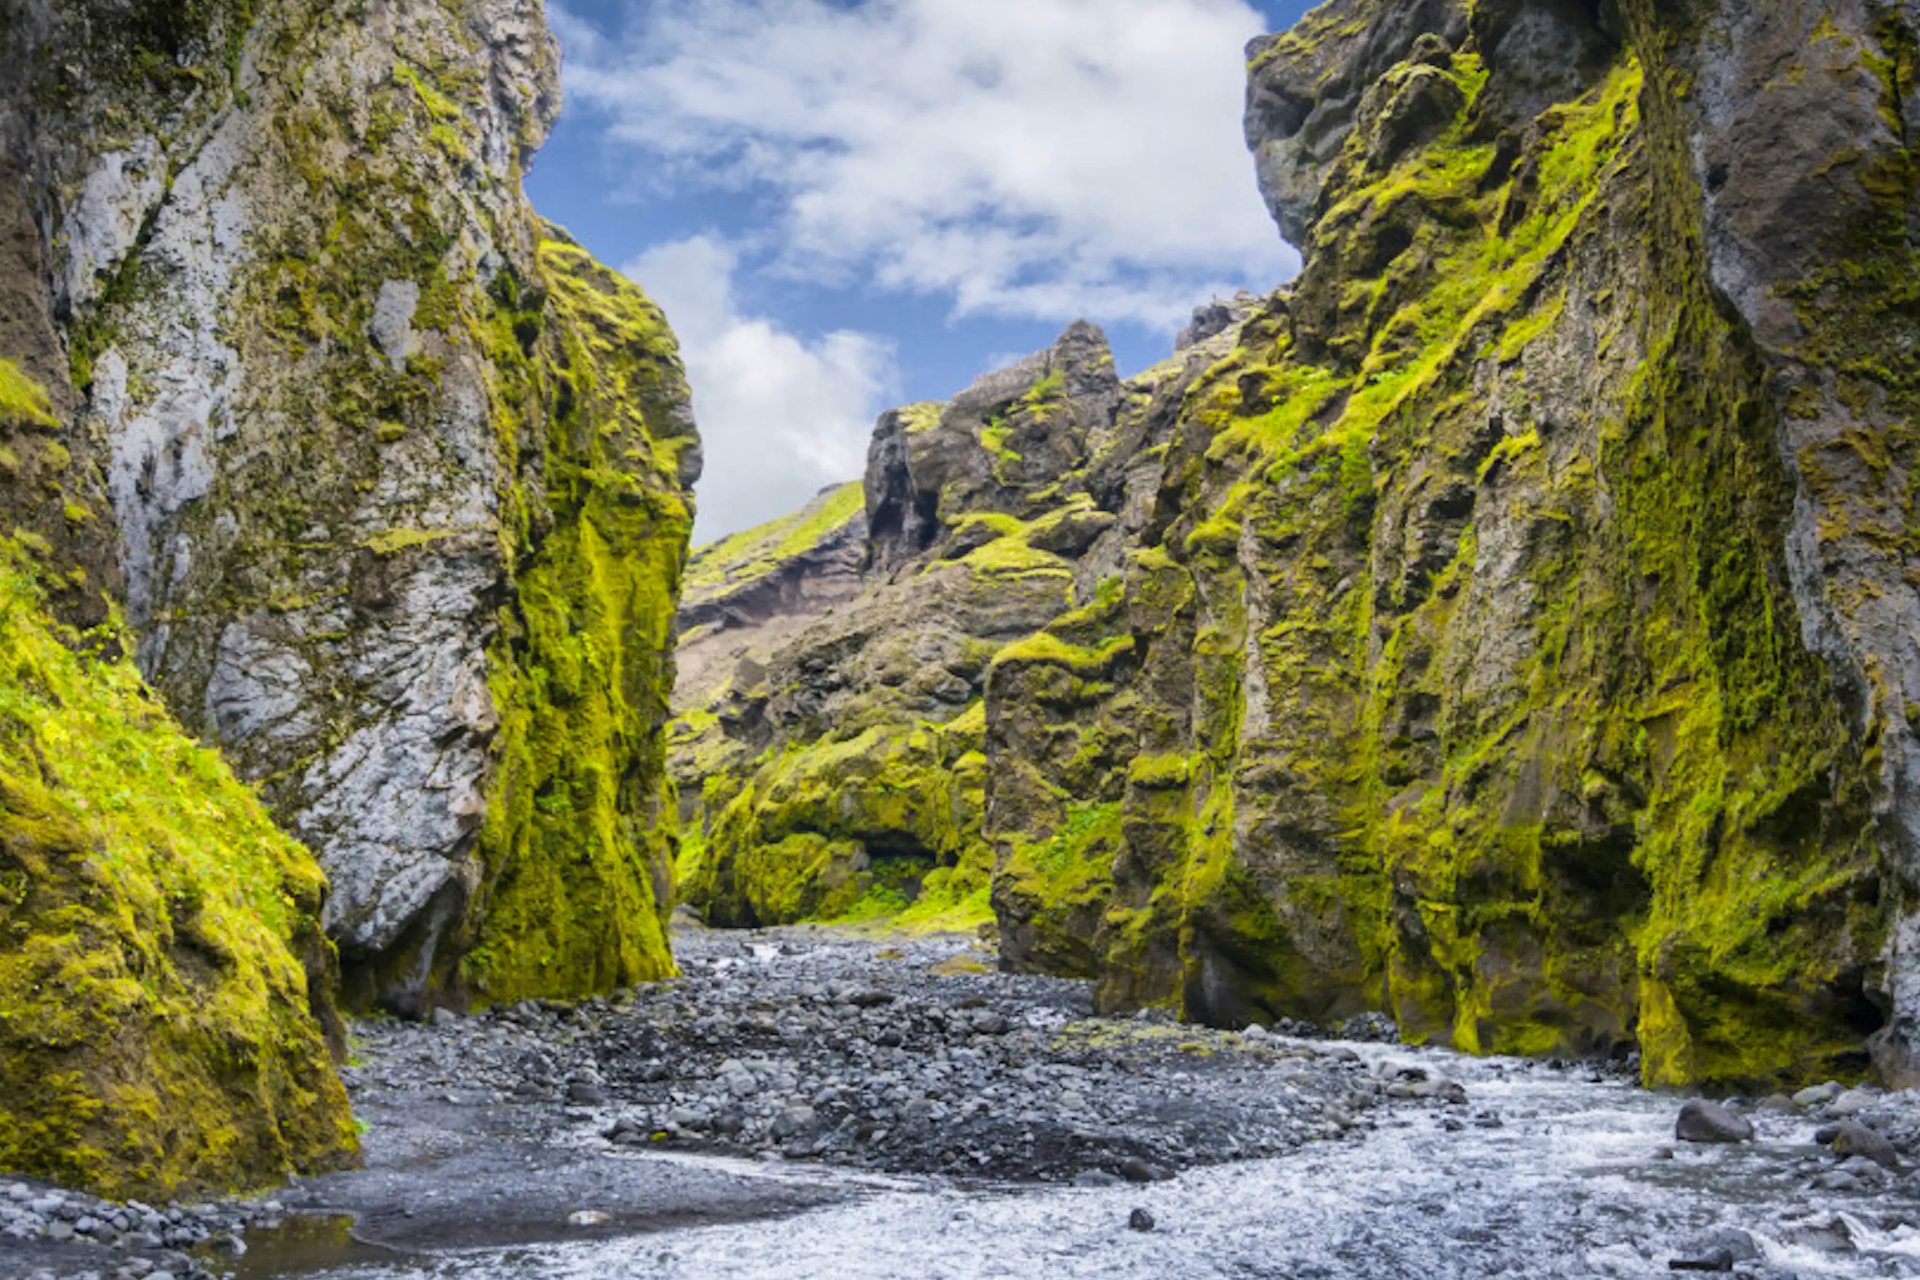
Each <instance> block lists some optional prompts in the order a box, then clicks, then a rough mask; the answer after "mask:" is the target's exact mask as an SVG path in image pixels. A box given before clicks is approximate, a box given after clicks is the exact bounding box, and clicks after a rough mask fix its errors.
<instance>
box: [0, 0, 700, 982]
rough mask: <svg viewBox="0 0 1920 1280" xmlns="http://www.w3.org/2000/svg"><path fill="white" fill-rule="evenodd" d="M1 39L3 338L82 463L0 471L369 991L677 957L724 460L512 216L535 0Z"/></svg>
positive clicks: (646, 320)
mask: <svg viewBox="0 0 1920 1280" xmlns="http://www.w3.org/2000/svg"><path fill="white" fill-rule="evenodd" d="M4 31H5V36H4V39H5V45H6V49H5V63H4V65H5V68H6V72H7V75H6V78H5V86H6V87H5V89H4V91H0V138H3V139H4V142H5V146H4V148H0V153H3V154H0V164H4V165H5V172H4V173H3V174H0V224H4V230H5V231H6V232H7V234H6V235H5V236H4V237H0V250H4V251H5V252H6V253H7V254H8V261H7V262H6V264H5V270H4V271H0V276H4V277H5V278H6V279H7V280H8V284H7V286H6V287H7V288H8V289H9V290H12V291H13V292H14V293H15V294H17V295H18V297H19V299H20V300H21V302H22V303H23V310H22V312H21V314H22V315H23V316H24V317H25V318H24V319H23V320H21V321H19V322H17V323H16V322H14V321H9V322H8V324H9V325H11V326H12V327H10V328H5V329H0V338H4V339H5V340H6V341H7V342H9V343H10V344H13V350H12V351H4V352H0V354H8V355H12V356H18V357H19V358H22V359H24V360H25V361H26V364H27V366H28V368H29V370H30V371H31V372H33V373H35V374H36V375H37V376H39V377H40V378H41V379H42V381H43V382H45V383H47V384H48V388H49V391H50V393H51V404H52V409H51V418H52V420H53V422H54V423H55V424H56V425H55V426H54V427H52V428H50V429H49V431H50V434H51V436H52V437H53V441H52V443H53V446H54V447H55V448H56V449H57V452H56V453H54V454H53V455H52V456H53V460H52V461H51V462H48V461H46V460H45V459H44V458H42V459H41V460H40V461H33V462H29V461H28V460H27V459H26V458H25V456H24V455H22V460H21V463H20V466H19V467H18V468H0V470H4V471H5V472H6V474H4V475H0V484H3V485H11V486H13V487H14V489H17V490H24V488H25V487H26V486H29V485H31V486H35V487H36V491H39V490H45V491H47V492H51V491H52V489H51V488H49V486H57V487H59V489H60V492H61V493H62V495H63V498H62V501H63V502H65V503H67V504H68V509H69V510H70V511H72V513H73V514H72V515H71V516H67V517H63V520H64V525H63V526H62V528H60V529H55V530H48V529H45V528H41V527H38V526H36V532H40V533H41V534H42V536H44V537H48V538H49V539H50V540H51V539H52V538H53V536H54V534H56V533H64V532H65V526H69V525H70V526H72V527H73V528H76V529H77V528H82V527H86V528H91V529H94V530H96V531H101V532H102V534H103V536H102V538H101V539H100V540H99V541H100V542H101V543H102V544H104V545H105V546H106V547H107V548H108V554H107V555H105V556H104V557H102V556H98V555H95V556H94V557H93V559H92V560H88V559H87V558H86V557H85V556H82V555H80V554H78V551H77V550H76V552H75V554H73V555H71V556H69V557H68V560H69V561H70V562H71V563H73V564H74V565H75V567H76V568H79V569H83V570H88V571H89V581H92V582H94V583H95V585H96V586H99V587H104V588H106V589H107V590H108V591H109V592H111V593H116V594H117V593H118V591H119V588H120V586H121V585H122V584H124V600H125V605H126V615H127V620H128V623H129V625H130V628H131V631H132V634H133V635H134V637H135V638H136V641H137V656H138V661H139V664H140V667H141V669H142V671H143V672H145V673H146V675H147V676H148V678H149V679H150V680H151V681H152V682H153V683H154V684H155V686H156V687H157V688H158V689H159V690H160V691H161V692H162V693H163V694H164V695H165V697H166V699H167V702H168V705H169V706H170V707H171V708H172V709H173V710H174V712H175V714H177V715H178V716H180V717H181V719H182V720H183V722H185V724H186V725H187V726H188V727H189V728H190V729H192V730H194V731H195V732H198V733H200V734H202V735H203V736H205V737H206V738H207V739H209V740H210V741H213V742H217V743H218V744H219V746H220V747H221V749H222V750H223V752H224V753H225V754H226V756H227V757H228V758H229V759H230V760H231V761H232V762H233V763H234V765H235V767H236V768H237V769H238V770H239V771H240V772H241V773H242V774H243V775H244V776H246V777H248V778H250V779H254V780H257V781H258V782H259V783H261V785H262V786H263V788H264V791H265V794H266V795H267V797H268V799H269V801H270V802H271V804H272V806H273V808H274V810H275V812H276V814H277V815H278V816H279V817H280V818H281V819H282V821H283V823H284V824H285V825H286V826H287V827H288V828H289V829H290V830H292V831H293V832H294V833H296V834H297V835H299V836H300V837H301V838H302V839H303V840H305V841H306V842H307V843H308V844H309V845H310V846H311V847H312V848H313V849H314V850H315V852H316V853H317V854H318V855H319V857H320V860H321V862H322V864H323V866H324V867H325V868H326V870H327V872H328V875H329V878H330V880H331V882H332V886H333V888H332V894H331V896H330V897H329V899H328V902H327V920H326V923H327V927H328V929H329V931H330V933H331V934H332V935H333V936H334V937H335V938H336V939H337V940H338V943H339V946H340V951H341V957H342V960H343V962H344V967H345V982H346V987H345V989H346V992H347V994H348V996H349V998H350V1000H351V1001H352V1003H354V1004H355V1005H359V1006H367V1005H373V1004H380V1005H384V1006H387V1007H389V1008H393V1009H397V1010H401V1011H420V1010H424V1009H425V1008H426V1007H428V1006H429V1005H432V1004H435V1003H448V1002H450V1003H456V1004H457V1003H461V1002H464V1001H467V1000H469V999H483V1000H484V999H499V998H508V997H519V996H523V995H528V994H552V995H564V994H578V993H582V992H586V991H591V990H602V989H605V988H607V987H609V986H611V985H613V984H615V983H619V982H625V981H632V980H634V979H638V978H645V977H651V976H657V975H659V974H662V973H665V972H669V971H670V970H671V965H672V961H671V958H670V956H669V955H668V953H667V950H666V946H665V942H664V938H663V934H662V931H661V927H660V921H661V918H662V912H663V911H664V909H665V907H666V905H667V897H668V894H667V887H668V875H669V873H668V867H669V865H670V861H671V846H672V825H673V815H672V811H671V806H670V805H669V804H668V803H667V799H666V797H667V795H668V787H669V783H668V781H667V778H666V775H665V769H664V763H663V752H664V738H663V736H662V726H663V724H664V721H665V718H666V704H667V695H668V691H669V690H670V688H671V686H672V674H671V656H670V645H669V641H668V636H669V634H670V630H671V627H672V620H673V612H674V605H675V600H676V596H677V592H678V576H679V572H680V567H681V563H682V560H683V559H684V555H685V543H686V536H687V530H688V525H689V517H688V509H687V508H688V502H689V496H688V486H689V485H690V484H691V482H692V480H693V478H694V477H695V476H696V475H697V474H698V470H699V451H698V445H697V442H696V440H695V437H694V433H693V426H692V420H691V415H690V411H689V405H688V393H687V388H686V383H685V379H684V376H683V373H682V370H681V368H680V365H679V361H678V357H677V354H676V351H675V346H674V342H673V339H672V336H671V334H670V333H669V332H668V330H667V328H666V325H665V323H664V321H663V320H662V319H661V317H660V316H659V314H658V313H657V312H656V311H654V309H653V308H652V307H651V306H650V305H649V304H648V303H647V302H646V300H645V299H644V298H643V297H642V296H641V295H640V294H639V292H638V290H636V289H635V288H633V287H632V286H631V285H629V284H628V283H626V282H625V281H624V280H622V279H621V278H619V277H618V276H616V275H614V274H613V273H611V272H608V271H606V270H604V269H603V268H601V267H599V266H598V265H597V264H594V263H593V262H592V261H591V260H590V259H589V258H588V257H587V255H586V254H585V253H584V252H583V251H581V250H580V249H579V248H578V247H577V246H575V245H573V244H571V243H570V242H569V241H568V240H567V239H566V237H565V236H564V235H563V234H561V233H559V232H557V231H555V230H553V229H552V228H549V227H547V226H545V225H544V224H543V223H541V221H540V220H539V219H538V218H537V217H535V216H534V214H533V213H532V211H531V210H530V209H529V208H528V206H527V203H526V200H525V198H524V196H523V195H522V192H521V176H522V173H523V171H524V169H525V166H526V165H527V163H528V162H529V159H530V157H531V155H532V153H533V150H534V148H536V147H537V146H538V145H539V143H540V141H541V140H542V139H543V137H544V135H545V132H546V129H547V127H548V125H549V123H550V122H551V119H552V117H553V113H554V111H555V109H556V107H557V103H558V87H557V81H556V76H555V70H556V61H557V60H556V57H555V52H554V49H553V45H552V40H551V37H550V36H549V35H548V33H547V30H546V27H545V23H544V19H543V15H542V13H541V9H540V6H539V4H538V3H537V0H482V2H480V3H473V4H458V5H455V4H443V3H439V2H438V0H417V2H411V0H410V2H406V3H399V4H385V5H363V4H358V3H348V4H336V3H330V2H322V0H303V2H302V3H294V4H283V5H274V6H265V7H263V6H257V5H249V4H239V3H235V4H226V3H206V4H200V3H194V4H185V3H179V4H176V3H171V2H166V3H155V4H148V5H142V6H140V7H139V8H138V12H137V13H135V14H133V15H132V16H129V13H128V12H127V11H125V10H124V8H123V7H121V6H114V5H104V4H99V3H94V2H93V0H46V2H41V0H31V2H29V0H17V2H16V3H14V4H12V5H11V6H9V9H8V11H7V15H6V22H5V26H4ZM49 50H51V51H53V55H54V56H49V53H48V51H49ZM45 452H46V451H43V453H45ZM62 468H64V469H65V470H64V472H63V471H62ZM16 471H17V472H18V475H17V477H16V476H15V472H16ZM56 473H60V474H56ZM11 491H12V490H8V491H7V492H11ZM7 492H0V499H4V498H6V496H7ZM23 518H24V517H23ZM46 523H48V522H46V521H44V520H41V521H39V525H45V524H46ZM54 523H56V524H60V523H62V522H60V521H56V522H54ZM102 560H104V564H102V563H100V562H101V561H102ZM93 598H95V599H97V598H98V592H97V591H96V592H95V593H94V597H93Z"/></svg>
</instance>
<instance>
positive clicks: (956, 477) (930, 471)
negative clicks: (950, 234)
mask: <svg viewBox="0 0 1920 1280" xmlns="http://www.w3.org/2000/svg"><path fill="white" fill-rule="evenodd" d="M1119 396H1120V384H1119V381H1118V379H1117V378H1116V376H1115V374H1114V370H1113V359H1112V356H1111V355H1110V353H1109V352H1108V350H1107V345H1106V340H1105V338H1104V337H1103V336H1102V335H1101V334H1100V333H1099V331H1098V330H1096V329H1094V328H1092V327H1091V326H1088V325H1076V326H1074V327H1073V328H1071V329H1069V330H1068V331H1067V333H1066V334H1065V335H1063V336H1062V338H1061V339H1060V341H1059V342H1058V343H1056V344H1055V345H1054V346H1053V347H1052V348H1051V349H1050V350H1048V351H1045V352H1042V353H1040V354H1038V355H1036V356H1034V357H1032V358H1030V359H1028V360H1026V361H1023V362H1021V363H1020V364H1018V365H1016V366H1014V367H1013V368H1011V369H1007V370H1004V371H1002V372H1000V373H997V374H992V375H989V376H988V377H986V378H983V379H981V380H980V381H979V382H978V383H976V384H975V385H974V386H973V387H970V388H968V389H967V390H966V391H964V392H962V393H961V394H960V395H958V396H956V397H955V398H954V399H953V400H952V401H951V402H949V403H947V404H923V405H914V406H910V407H908V408H904V409H899V410H895V411H893V412H891V413H889V414H887V415H885V416H884V417H883V418H882V419H881V421H880V424H879V426H878V428H877V430H876V433H875V436H874V442H873V446H872V450H871V452H870V455H869V460H868V474H867V478H866V481H865V484H864V486H863V487H862V486H854V487H852V488H851V489H848V490H841V491H837V492H836V493H835V494H832V495H826V496H823V498H822V499H821V500H820V501H819V502H816V503H815V504H814V506H813V507H812V508H810V509H809V510H810V512H811V514H810V515H806V514H803V515H802V516H801V517H797V518H794V519H790V520H788V521H782V522H776V524H775V525H772V526H769V527H768V528H767V529H766V530H762V531H754V532H753V533H750V534H746V535H741V536H740V537H738V538H736V539H731V540H729V541H728V542H727V543H723V544H720V545H719V546H717V547H715V548H712V549H710V550H708V551H706V552H703V553H701V555H700V556H698V557H696V561H695V563H696V565H697V566H699V568H698V569H697V572H698V573H701V574H703V575H704V578H705V579H706V580H707V581H708V582H709V583H711V584H712V585H711V586H709V587H707V588H705V589H703V588H701V587H699V586H696V588H695V589H694V592H693V593H692V594H690V596H689V600H688V605H687V611H688V616H687V618H686V621H687V622H689V623H690V624H692V625H691V626H690V628H689V630H688V634H687V639H686V641H685V642H684V644H683V653H690V654H694V655H696V656H698V657H699V666H700V668H701V669H702V670H704V671H705V673H706V675H705V677H704V678H703V679H702V680H701V681H700V682H699V683H697V684H696V685H694V686H693V687H692V688H690V689H689V690H688V691H687V697H686V698H685V699H684V701H683V706H682V712H683V714H682V718H681V720H680V721H679V723H678V725H677V727H676V735H675V769H676V772H677V773H678V774H679V775H680V779H681V796H682V804H683V806H684V807H685V809H686V810H687V818H688V821H687V828H688V836H687V847H686V851H685V853H684V855H683V859H682V864H681V893H682V895H683V896H684V897H685V898H687V899H688V900H689V901H691V902H693V903H694V904H695V905H696V906H698V907H700V908H701V909H702V910H704V911H705V912H706V913H707V915H708V917H709V919H710V920H712V921H714V922H716V923H724V924H750V923H763V924H764V923H776V922H785V921H790V920H796V919H807V918H844V917H849V916H853V917H871V916H889V917H892V918H895V919H898V920H900V921H901V922H903V923H906V924H922V925H930V924H934V923H938V924H942V925H947V926H962V925H969V926H970V925H974V924H978V923H982V922H984V921H985V920H986V919H987V918H988V913H989V912H988V901H987V892H988V880H989V876H990V872H991V851H990V849H989V848H988V846H987V844H986V843H985V841H984V839H983V837H982V833H981V822H982V820H983V816H984V812H985V793H984V783H985V776H986V758H985V756H984V755H983V754H982V753H981V747H982V745H983V741H984V734H985V729H986V719H985V708H984V704H983V702H982V696H983V692H984V688H985V681H986V674H987V670H988V667H989V665H990V663H991V662H992V660H993V658H994V655H995V654H996V653H998V652H999V651H1000V649H1001V648H1002V647H1004V646H1005V645H1007V644H1008V643H1010V642H1012V641H1015V640H1018V639H1021V638H1023V637H1025V636H1027V635H1030V634H1031V633H1032V632H1033V631H1034V630H1035V629H1037V628H1038V627H1040V626H1042V625H1044V624H1045V623H1046V622H1047V621H1048V620H1050V619H1052V618H1053V617H1056V616H1057V615H1059V614H1061V613H1063V612H1066V611H1067V610H1069V609H1071V608H1072V607H1073V606H1074V604H1075V602H1076V600H1077V599H1078V597H1079V596H1080V595H1081V594H1082V592H1083V591H1084V590H1090V589H1091V586H1090V584H1091V582H1092V580H1093V579H1094V578H1095V577H1097V576H1098V575H1097V574H1096V573H1095V572H1094V571H1093V569H1092V568H1091V567H1090V566H1091V562H1090V561H1088V560H1087V559H1086V555H1087V553H1088V551H1089V549H1090V548H1091V547H1092V545H1093V544H1094V543H1095V542H1096V541H1097V540H1099V539H1100V537H1101V536H1102V535H1103V534H1104V533H1106V532H1107V531H1108V530H1109V529H1110V528H1111V527H1112V526H1113V525H1114V523H1115V522H1114V518H1113V517H1112V516H1110V515H1106V514H1104V513H1101V512H1099V511H1097V510H1096V503H1095V502H1094V501H1093V499H1092V498H1091V497H1089V496H1088V494H1087V493H1086V491H1085V484H1086V478H1087V473H1088V467H1089V462H1090V458H1091V457H1092V455H1093V453H1094V452H1095V451H1096V450H1098V449H1100V448H1102V447H1103V445H1104V442H1105V441H1106V439H1107V437H1108V436H1110V435H1111V427H1112V420H1113V414H1114V406H1115V405H1116V403H1117V402H1118V399H1119ZM862 494H864V509H863V510H861V511H859V514H858V516H857V517H856V515H855V509H854V504H855V503H856V502H858V501H859V498H860V495H862ZM843 507H845V508H846V510H845V511H844V512H843V511H842V508H843ZM856 539H857V541H856ZM861 566H863V567H861ZM762 597H764V599H765V602H767V603H762V602H760V601H761V598H762ZM729 637H732V639H731V640H729Z"/></svg>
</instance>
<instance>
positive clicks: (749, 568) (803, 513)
mask: <svg viewBox="0 0 1920 1280" xmlns="http://www.w3.org/2000/svg"><path fill="white" fill-rule="evenodd" d="M866 504H867V498H866V489H865V487H864V486H863V485H862V484H861V483H860V482H859V481H857V480H856V481H852V482H850V483H848V484H843V485H841V486H839V487H838V488H836V489H834V490H832V491H831V492H829V493H827V494H826V495H824V496H822V497H821V498H818V499H816V500H815V501H813V502H811V503H809V504H808V505H807V506H805V507H803V508H801V509H800V510H799V511H796V512H794V513H793V514H792V515H788V516H782V517H781V518H780V519H778V520H770V521H768V522H767V523H766V524H763V525H759V526H756V527H755V528H752V529H748V530H746V531H745V532H743V533H736V534H733V535H731V536H730V537H727V538H723V539H721V540H720V541H719V542H715V543H712V544H710V545H708V546H705V547H702V548H700V549H699V550H697V551H695V552H694V553H693V559H692V560H691V561H690V562H689V564H688V566H687V583H686V585H687V591H688V593H689V594H690V595H693V594H698V593H699V592H702V591H707V590H712V589H714V588H716V587H720V586H732V585H737V584H739V583H742V582H749V581H752V580H753V579H755V578H758V577H760V576H762V575H764V574H766V573H768V572H770V571H772V570H773V569H775V568H777V567H778V566H780V565H782V564H785V563H786V562H787V561H789V560H791V559H792V558H793V557H794V556H796V555H799V554H801V553H802V552H804V551H807V550H808V549H810V548H812V547H815V546H817V545H819V543H820V541H821V540H822V539H823V538H825V537H826V536H827V535H828V534H831V533H833V532H835V531H836V530H839V529H842V528H845V527H846V525H847V524H848V523H849V522H851V521H852V520H853V519H854V518H855V517H856V516H860V515H863V514H865V512H866Z"/></svg>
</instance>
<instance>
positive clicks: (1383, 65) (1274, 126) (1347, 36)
mask: <svg viewBox="0 0 1920 1280" xmlns="http://www.w3.org/2000/svg"><path fill="white" fill-rule="evenodd" d="M1468 9H1469V6H1468V5H1467V4H1465V3H1462V2H1461V0H1414V2H1413V3H1410V4H1373V3H1369V2H1368V0H1335V3H1332V4H1327V5H1323V6H1321V7H1320V8H1318V9H1316V10H1314V11H1313V12H1312V13H1310V14H1308V15H1307V16H1306V17H1305V18H1303V19H1302V20H1301V21H1300V23H1299V25H1297V26H1296V27H1294V28H1293V29H1292V30H1289V31H1285V32H1282V33H1280V34H1277V35H1269V36H1261V37H1260V38H1259V39H1257V40H1255V41H1253V42H1252V43H1251V44H1249V45H1248V46H1247V63H1248V67H1249V71H1250V75H1249V78H1248V84H1247V110H1246V123H1245V129H1246V136H1247V146H1248V147H1249V148H1250V149H1251V150H1252V152H1253V155H1254V163H1255V167H1256V171H1257V173H1258V176H1259V180H1260V192H1261V194H1262V195H1263V196H1264V197H1265V198H1266V201H1267V208H1268V209H1269V210H1270V211H1271V212H1272V214H1273V218H1274V221H1275V222H1277V223H1279V225H1280V234H1281V235H1283V236H1285V237H1286V238H1287V240H1288V241H1289V242H1290V243H1291V244H1293V245H1294V246H1296V247H1297V248H1300V249H1302V250H1303V251H1304V250H1305V249H1306V248H1307V246H1308V238H1309V237H1308V230H1309V228H1310V227H1311V226H1312V224H1313V220H1314V218H1315V217H1316V216H1317V214H1318V205H1319V201H1320V193H1321V191H1322V190H1323V188H1324V186H1325V182H1326V176H1327V172H1328V170H1329V169H1331V167H1332V165H1333V162H1334V160H1335V159H1337V158H1338V157H1339V155H1340V149H1341V147H1342V146H1344V145H1345V143H1346V140H1347V135H1348V134H1350V133H1351V132H1352V131H1353V127H1354V124H1355V122H1356V120H1357V119H1358V117H1359V114H1360V106H1361V102H1362V100H1363V99H1364V98H1365V96H1366V94H1367V91H1368V90H1369V89H1370V88H1371V87H1372V86H1373V85H1374V83H1375V82H1376V81H1377V80H1378V79H1379V78H1380V76H1381V75H1382V74H1383V73H1384V72H1385V71H1386V70H1387V69H1388V68H1390V67H1392V66H1393V65H1394V64H1396V63H1398V62H1400V61H1401V60H1402V59H1403V58H1405V57H1406V55H1407V53H1408V51H1409V50H1411V49H1412V48H1413V46H1414V43H1415V41H1417V40H1418V39H1420V37H1422V36H1428V35H1434V36H1439V37H1440V38H1441V39H1443V40H1445V41H1446V42H1447V43H1448V44H1449V45H1455V44H1458V43H1459V42H1460V41H1461V40H1463V39H1464V38H1465V37H1466V34H1467V15H1468Z"/></svg>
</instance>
